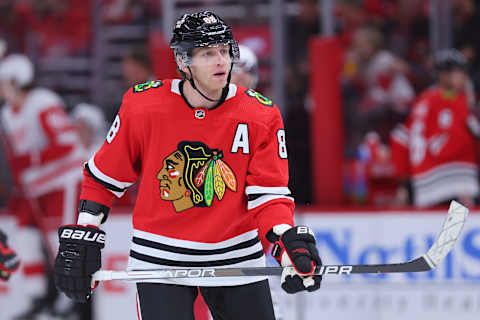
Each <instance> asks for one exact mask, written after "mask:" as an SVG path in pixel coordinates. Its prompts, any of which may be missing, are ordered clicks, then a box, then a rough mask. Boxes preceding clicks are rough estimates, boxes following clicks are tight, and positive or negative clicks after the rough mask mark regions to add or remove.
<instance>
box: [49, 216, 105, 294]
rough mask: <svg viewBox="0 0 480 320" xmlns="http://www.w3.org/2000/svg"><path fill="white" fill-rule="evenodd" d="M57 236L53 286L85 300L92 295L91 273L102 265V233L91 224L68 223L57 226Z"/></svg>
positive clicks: (103, 240) (103, 244)
mask: <svg viewBox="0 0 480 320" xmlns="http://www.w3.org/2000/svg"><path fill="white" fill-rule="evenodd" d="M58 237H59V241H60V247H59V248H58V254H57V257H56V259H55V266H54V278H55V285H56V286H57V288H58V290H59V291H62V292H64V293H65V294H66V295H67V296H68V297H69V298H71V299H73V300H75V301H77V302H87V301H88V300H89V299H90V297H91V295H92V286H91V285H92V274H93V273H94V272H95V271H97V270H99V269H100V267H101V265H102V263H101V253H100V249H103V247H104V246H105V232H104V231H102V230H100V229H98V228H97V227H92V226H86V227H85V226H81V225H67V226H62V227H60V228H59V229H58Z"/></svg>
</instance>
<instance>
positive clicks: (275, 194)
mask: <svg viewBox="0 0 480 320" xmlns="http://www.w3.org/2000/svg"><path fill="white" fill-rule="evenodd" d="M272 195H274V196H286V197H290V198H292V195H291V194H282V193H254V194H249V195H248V196H247V197H248V201H253V200H257V199H258V198H261V197H263V196H272Z"/></svg>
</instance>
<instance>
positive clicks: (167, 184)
mask: <svg viewBox="0 0 480 320" xmlns="http://www.w3.org/2000/svg"><path fill="white" fill-rule="evenodd" d="M222 159H223V153H222V151H221V150H218V149H210V148H209V147H208V146H207V145H206V144H204V143H203V142H199V141H182V142H180V143H179V144H178V146H177V150H175V151H173V152H172V153H171V154H169V155H167V156H166V157H165V158H164V159H163V164H162V168H161V169H160V170H159V171H158V174H157V180H158V181H159V189H160V198H161V199H162V200H165V201H172V204H173V207H174V209H175V211H176V212H181V211H183V210H186V209H190V208H192V207H210V206H211V205H212V204H213V202H214V198H215V196H216V198H217V199H218V200H219V201H220V200H222V199H223V196H224V195H225V192H226V191H227V189H230V190H231V191H233V192H236V191H237V179H236V178H235V174H234V172H233V171H232V169H231V168H230V167H229V166H228V164H227V163H226V162H225V161H223V160H222Z"/></svg>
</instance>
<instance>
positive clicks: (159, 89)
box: [55, 11, 321, 320]
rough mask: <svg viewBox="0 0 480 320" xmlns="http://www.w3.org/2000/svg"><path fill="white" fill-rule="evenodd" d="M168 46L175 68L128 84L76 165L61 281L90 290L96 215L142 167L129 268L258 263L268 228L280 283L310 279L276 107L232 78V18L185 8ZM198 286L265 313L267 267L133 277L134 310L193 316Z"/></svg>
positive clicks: (308, 245) (96, 260)
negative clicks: (165, 75)
mask: <svg viewBox="0 0 480 320" xmlns="http://www.w3.org/2000/svg"><path fill="white" fill-rule="evenodd" d="M170 46H171V48H172V49H173V51H174V54H175V58H176V61H177V64H178V67H179V70H180V71H181V73H182V74H183V76H184V79H183V80H180V79H174V80H164V81H149V82H147V83H144V84H138V85H135V86H134V87H133V88H131V89H130V90H128V92H127V93H125V95H124V97H123V103H122V107H121V108H120V111H119V113H118V115H117V116H116V118H115V120H114V123H113V124H112V127H111V128H110V131H109V133H108V134H107V139H106V142H105V143H104V144H103V146H102V147H101V148H100V150H99V151H97V152H96V153H95V155H94V156H93V157H92V158H91V159H90V160H89V161H88V163H87V164H86V165H85V172H84V175H85V179H84V181H83V184H82V194H81V200H80V206H79V211H80V214H79V219H78V224H77V225H69V226H63V227H61V228H60V229H59V240H60V248H59V253H58V255H57V259H56V263H55V279H56V283H57V286H58V288H59V289H60V290H62V291H64V292H65V293H66V294H67V295H68V296H70V297H71V298H73V299H75V300H77V301H87V300H88V299H89V298H90V296H91V294H92V289H91V275H92V274H93V273H94V272H95V271H97V270H98V269H99V268H100V266H101V249H102V248H103V247H104V242H105V232H103V231H102V230H100V229H99V228H98V226H100V224H101V223H102V222H104V221H105V220H106V219H107V216H108V212H109V210H110V207H111V202H112V199H113V198H114V196H117V197H119V196H122V194H123V193H124V192H125V190H126V189H127V188H128V187H129V186H131V185H132V184H133V183H135V182H136V180H137V179H138V177H139V176H141V177H142V178H141V181H140V186H139V191H138V197H137V201H136V203H135V209H134V212H133V238H132V244H131V249H130V257H129V267H128V268H129V269H137V270H138V269H158V268H175V267H181V268H198V267H209V266H210V267H213V266H215V267H260V266H265V256H264V253H263V249H262V246H261V244H260V241H259V237H260V238H261V237H266V238H267V239H269V241H271V242H274V243H275V245H274V252H273V254H274V256H275V257H276V258H277V259H278V260H277V261H279V262H280V263H281V265H282V266H292V265H293V266H294V267H295V269H294V271H291V272H287V271H288V270H290V269H286V270H285V272H284V274H283V275H282V277H281V283H282V288H283V289H284V290H285V291H287V292H289V293H295V292H299V291H304V290H306V291H314V290H317V289H319V288H320V281H321V277H319V276H313V275H312V273H313V271H314V268H315V266H317V265H320V264H321V260H320V257H319V255H318V251H317V249H316V246H315V237H314V234H313V232H312V231H311V230H310V229H309V228H308V227H300V226H294V223H293V209H294V201H293V198H292V197H291V195H290V191H289V189H288V187H287V184H288V160H287V150H286V142H285V131H284V129H283V123H282V119H281V116H280V112H279V110H278V109H277V107H276V106H275V105H274V104H273V102H272V101H271V100H270V99H268V98H266V97H264V96H262V95H261V94H260V93H258V92H256V91H254V90H252V89H247V88H245V87H241V86H236V85H234V84H231V83H230V76H231V69H232V66H233V64H234V63H235V62H236V61H237V60H238V57H239V53H238V45H237V42H236V41H235V40H234V39H233V34H232V32H231V28H230V27H229V26H228V25H226V24H225V23H224V21H223V20H222V19H221V18H220V17H218V16H217V15H216V14H214V13H213V12H210V11H205V12H200V13H194V14H186V15H184V16H182V17H181V18H180V19H179V20H178V21H177V23H176V24H175V28H174V32H173V38H172V40H171V42H170ZM80 234H83V235H84V236H80V237H78V236H77V235H80ZM86 235H88V236H86ZM198 288H200V292H201V294H202V296H203V297H204V299H205V301H206V303H207V304H208V306H209V308H210V311H211V313H212V315H213V317H214V319H248V318H251V319H269V320H273V319H274V311H273V307H272V300H271V297H270V290H269V286H268V282H267V280H266V278H265V277H233V278H195V279H194V278H184V279H157V280H148V281H141V282H138V283H137V293H138V295H137V298H138V308H139V309H138V312H139V315H141V318H142V319H144V320H149V319H189V320H191V319H193V302H194V300H195V299H196V297H197V295H198Z"/></svg>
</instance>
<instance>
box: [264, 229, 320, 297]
mask: <svg viewBox="0 0 480 320" xmlns="http://www.w3.org/2000/svg"><path fill="white" fill-rule="evenodd" d="M272 231H273V232H275V228H274V229H273V230H272ZM277 232H278V231H277ZM279 233H281V232H279ZM277 236H279V238H278V240H277V241H276V242H275V244H274V247H273V250H272V255H273V257H274V258H275V259H276V260H277V261H278V263H279V264H280V265H281V266H282V267H288V266H293V267H294V270H289V269H284V270H283V273H282V279H281V284H282V288H283V290H285V291H286V292H287V293H296V292H299V291H303V290H307V291H315V290H318V289H320V283H321V281H322V276H318V275H317V276H314V275H312V273H313V272H314V271H315V267H316V266H321V265H322V260H321V259H320V256H319V255H318V250H317V247H316V245H315V236H314V235H313V232H312V230H311V229H310V228H308V227H304V226H296V227H293V228H290V229H288V230H286V231H284V232H283V233H281V234H280V235H278V234H277Z"/></svg>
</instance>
